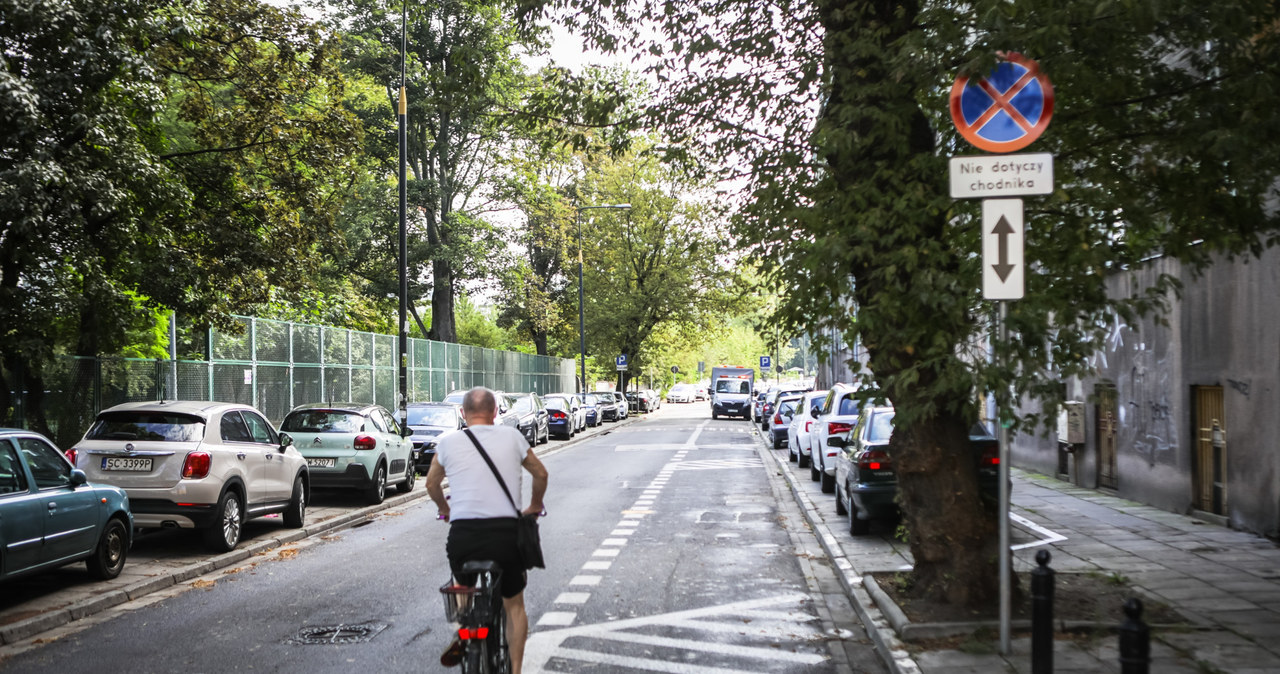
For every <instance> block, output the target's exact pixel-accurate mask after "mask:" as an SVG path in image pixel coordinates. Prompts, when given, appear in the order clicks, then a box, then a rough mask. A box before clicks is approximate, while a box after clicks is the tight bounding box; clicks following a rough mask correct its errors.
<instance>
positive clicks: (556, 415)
mask: <svg viewBox="0 0 1280 674" xmlns="http://www.w3.org/2000/svg"><path fill="white" fill-rule="evenodd" d="M551 418H552V419H555V420H556V421H561V420H563V419H565V418H566V417H565V415H564V412H552V413H551Z"/></svg>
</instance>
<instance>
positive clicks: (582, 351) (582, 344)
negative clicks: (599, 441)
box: [574, 204, 631, 393]
mask: <svg viewBox="0 0 1280 674" xmlns="http://www.w3.org/2000/svg"><path fill="white" fill-rule="evenodd" d="M593 208H602V209H609V210H626V209H629V208H631V204H605V205H603V206H579V207H578V212H577V214H576V215H575V216H574V220H576V221H577V225H578V357H579V358H580V359H581V361H582V383H581V384H580V385H581V386H582V391H581V393H586V392H587V332H586V329H585V320H584V318H585V316H586V313H585V311H584V310H583V308H582V212H583V211H589V210H591V209H593Z"/></svg>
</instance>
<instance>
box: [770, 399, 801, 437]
mask: <svg viewBox="0 0 1280 674" xmlns="http://www.w3.org/2000/svg"><path fill="white" fill-rule="evenodd" d="M802 400H804V394H802V393H793V394H791V395H786V396H782V397H781V398H778V399H777V400H776V401H775V402H774V403H773V405H774V412H773V414H771V415H769V418H768V420H767V421H768V426H769V430H768V433H769V439H770V440H772V441H773V448H774V449H781V448H783V447H786V446H787V440H788V438H787V431H788V429H789V428H790V427H791V419H792V418H793V417H795V414H796V411H797V409H796V406H797V405H799V404H800V402H801V401H802Z"/></svg>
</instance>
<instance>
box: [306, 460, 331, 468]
mask: <svg viewBox="0 0 1280 674" xmlns="http://www.w3.org/2000/svg"><path fill="white" fill-rule="evenodd" d="M307 465H308V466H310V467H312V468H333V467H335V466H337V465H338V460H337V459H307Z"/></svg>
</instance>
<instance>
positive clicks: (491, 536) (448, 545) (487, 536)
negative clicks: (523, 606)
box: [444, 517, 527, 599]
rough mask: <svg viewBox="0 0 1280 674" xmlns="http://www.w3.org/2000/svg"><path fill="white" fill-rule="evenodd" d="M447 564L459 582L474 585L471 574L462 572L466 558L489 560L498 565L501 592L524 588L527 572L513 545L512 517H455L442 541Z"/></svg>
mask: <svg viewBox="0 0 1280 674" xmlns="http://www.w3.org/2000/svg"><path fill="white" fill-rule="evenodd" d="M444 549H445V554H446V555H448V556H449V568H450V569H451V570H452V571H453V577H454V579H455V580H457V581H458V582H459V583H461V584H463V585H474V584H475V582H476V580H475V574H468V575H465V576H464V575H463V574H462V573H461V570H462V565H463V564H464V563H466V562H475V561H490V562H497V563H498V566H500V567H502V596H503V598H505V599H510V598H512V597H514V596H516V595H518V594H520V593H521V592H523V591H524V588H525V585H526V584H527V576H526V574H525V570H524V564H523V563H522V562H521V561H520V551H519V549H518V548H517V547H516V518H514V517H500V518H495V519H487V520H456V521H454V522H452V523H451V526H450V527H449V538H448V540H447V541H446V542H445V546H444Z"/></svg>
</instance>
